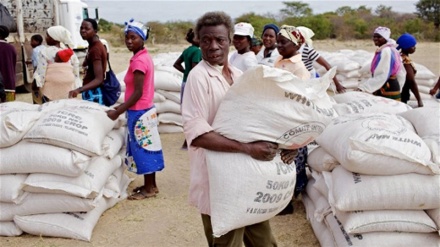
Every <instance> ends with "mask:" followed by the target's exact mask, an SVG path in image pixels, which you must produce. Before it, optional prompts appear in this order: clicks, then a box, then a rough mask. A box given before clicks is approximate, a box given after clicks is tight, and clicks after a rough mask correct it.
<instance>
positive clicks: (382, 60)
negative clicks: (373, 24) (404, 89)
mask: <svg viewBox="0 0 440 247" xmlns="http://www.w3.org/2000/svg"><path fill="white" fill-rule="evenodd" d="M390 35H391V31H390V29H389V28H387V27H378V28H376V29H375V30H374V34H373V42H374V44H375V45H376V46H377V47H379V48H378V49H377V50H376V52H375V54H374V57H373V61H372V62H371V69H370V70H371V75H372V77H371V78H370V79H368V80H366V81H364V82H362V83H360V84H359V88H358V91H364V92H367V93H372V94H374V95H376V96H382V97H385V98H390V99H395V100H398V101H400V89H401V85H400V84H402V85H403V82H404V80H405V71H403V68H402V67H403V66H402V61H401V59H400V54H399V52H398V51H397V50H396V48H395V41H394V40H392V39H391V38H390Z"/></svg>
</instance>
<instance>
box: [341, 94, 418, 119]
mask: <svg viewBox="0 0 440 247" xmlns="http://www.w3.org/2000/svg"><path fill="white" fill-rule="evenodd" d="M333 99H334V100H335V101H336V102H337V103H338V104H336V105H334V106H333V108H334V109H335V110H336V112H337V113H338V115H346V114H354V113H391V114H397V113H401V112H405V111H408V110H410V109H411V107H409V106H408V105H407V104H405V103H402V102H399V101H397V100H393V99H387V98H384V97H379V96H374V95H372V94H369V93H364V92H358V91H350V92H346V93H342V94H336V95H334V96H333Z"/></svg>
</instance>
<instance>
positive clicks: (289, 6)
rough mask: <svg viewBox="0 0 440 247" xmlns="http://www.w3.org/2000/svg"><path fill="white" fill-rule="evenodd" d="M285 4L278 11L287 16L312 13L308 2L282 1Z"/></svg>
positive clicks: (301, 15)
mask: <svg viewBox="0 0 440 247" xmlns="http://www.w3.org/2000/svg"><path fill="white" fill-rule="evenodd" d="M283 4H284V5H285V6H286V7H285V8H284V9H281V10H280V12H281V13H282V14H284V15H286V16H288V17H292V16H294V17H306V16H311V15H312V14H313V10H312V9H311V8H310V7H309V4H307V3H302V2H283Z"/></svg>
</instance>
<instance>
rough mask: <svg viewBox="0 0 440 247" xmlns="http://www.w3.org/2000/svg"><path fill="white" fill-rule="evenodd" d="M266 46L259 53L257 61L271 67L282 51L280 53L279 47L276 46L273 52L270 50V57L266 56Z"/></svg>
mask: <svg viewBox="0 0 440 247" xmlns="http://www.w3.org/2000/svg"><path fill="white" fill-rule="evenodd" d="M265 49H266V47H262V48H261V50H260V52H258V54H257V61H258V63H259V64H264V65H267V66H270V67H273V64H274V63H275V60H276V59H277V58H278V56H279V55H280V53H278V49H277V48H275V49H273V50H272V51H271V52H269V56H268V57H264V50H265Z"/></svg>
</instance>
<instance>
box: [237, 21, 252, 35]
mask: <svg viewBox="0 0 440 247" xmlns="http://www.w3.org/2000/svg"><path fill="white" fill-rule="evenodd" d="M234 30H235V31H234V35H241V36H249V37H251V38H252V37H254V27H252V25H251V24H250V23H246V22H239V23H237V24H235V26H234Z"/></svg>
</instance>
